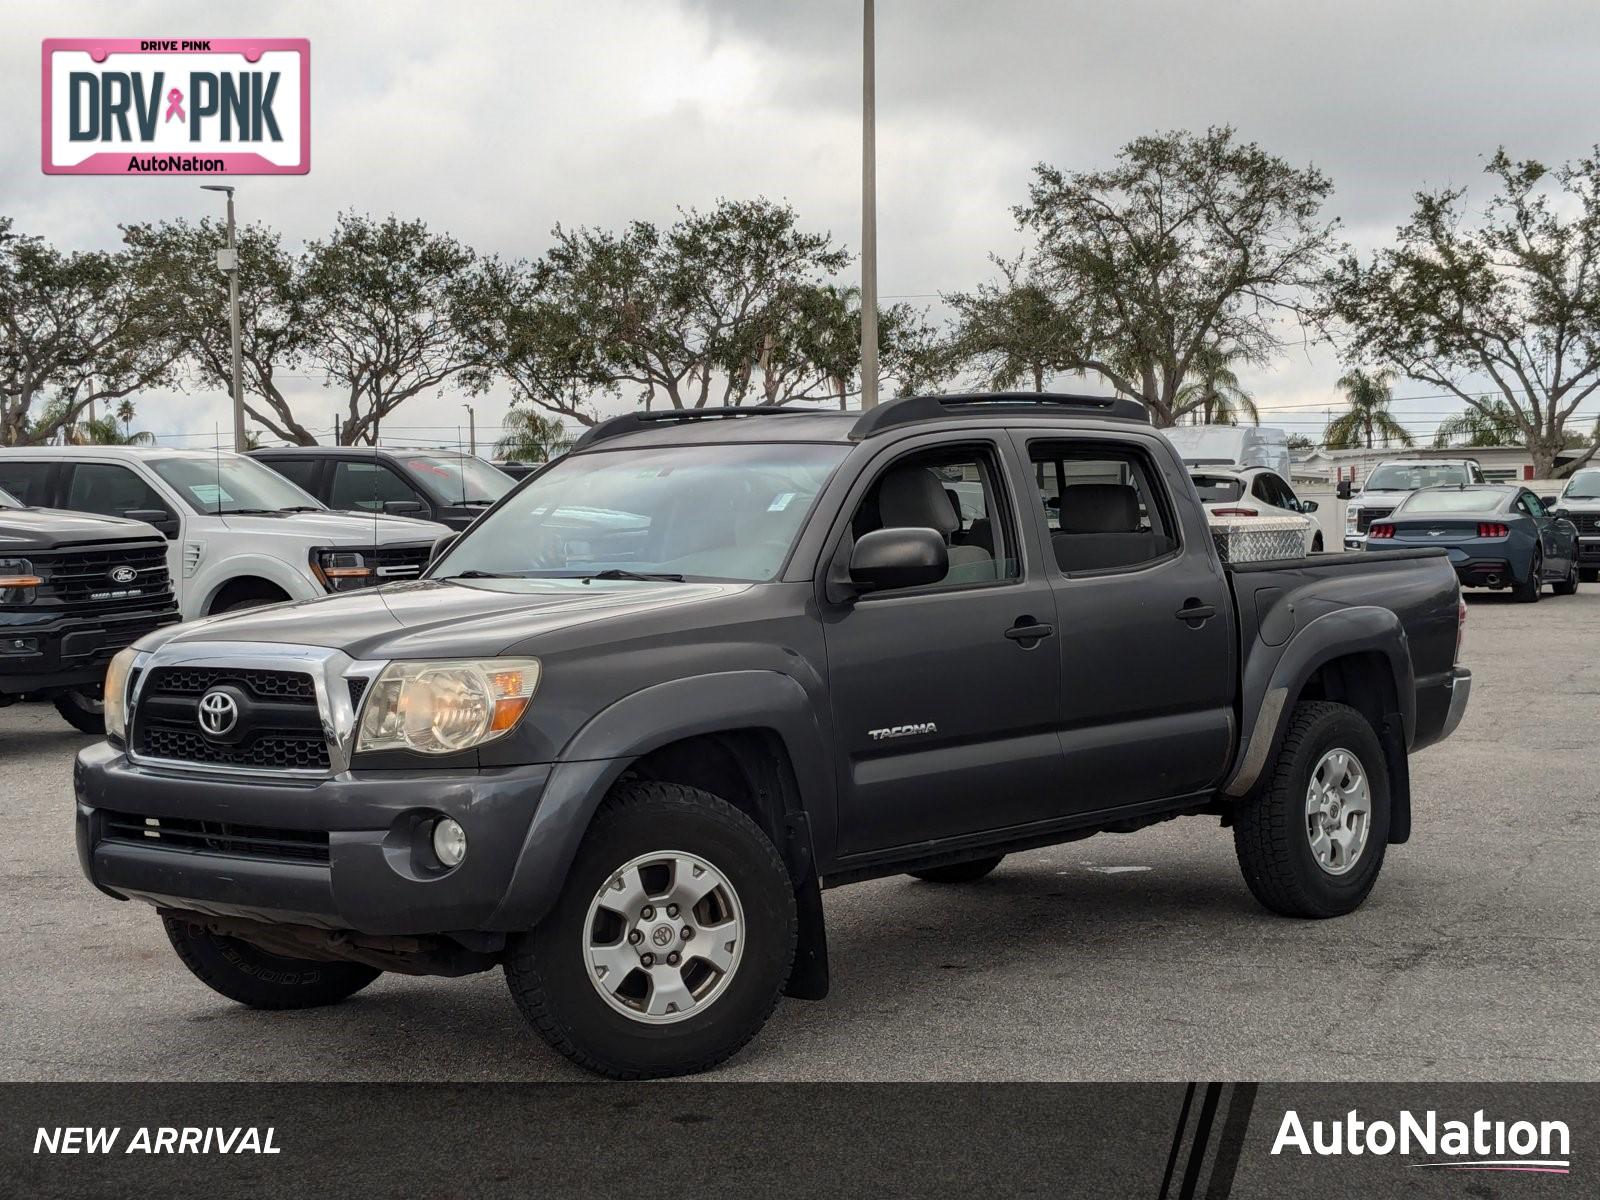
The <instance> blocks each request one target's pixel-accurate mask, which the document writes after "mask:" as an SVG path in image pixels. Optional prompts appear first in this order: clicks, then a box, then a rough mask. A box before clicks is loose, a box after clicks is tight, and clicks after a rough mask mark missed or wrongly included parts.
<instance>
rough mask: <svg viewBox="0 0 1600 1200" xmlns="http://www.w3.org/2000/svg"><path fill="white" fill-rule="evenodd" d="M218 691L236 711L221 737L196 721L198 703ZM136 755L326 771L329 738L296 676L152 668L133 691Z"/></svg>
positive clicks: (306, 682) (310, 689)
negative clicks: (234, 719)
mask: <svg viewBox="0 0 1600 1200" xmlns="http://www.w3.org/2000/svg"><path fill="white" fill-rule="evenodd" d="M213 689H218V690H221V691H223V692H225V693H226V695H227V696H228V698H229V699H231V700H232V701H233V702H234V704H235V706H236V707H237V710H238V712H237V720H236V722H235V723H234V724H233V725H232V726H231V727H230V728H228V729H227V730H226V731H225V732H224V733H222V734H214V733H212V732H211V731H209V730H207V729H206V728H205V727H204V726H203V725H202V723H201V720H200V716H201V713H200V700H201V697H203V696H204V695H206V693H208V692H210V691H212V690H213ZM133 745H134V747H135V752H136V753H137V754H139V755H142V756H144V757H146V758H153V759H161V760H164V761H167V762H181V763H194V764H196V765H200V766H219V767H239V768H244V769H248V770H258V771H326V770H328V769H329V765H330V764H329V757H328V742H327V734H326V733H325V732H324V730H323V725H322V714H321V710H320V709H319V707H318V704H317V692H316V687H315V685H314V684H313V683H312V679H311V676H310V675H307V674H306V673H304V672H302V671H279V670H268V669H242V668H241V669H234V668H229V667H186V666H180V667H155V668H153V669H152V670H151V671H150V674H149V678H148V679H146V680H144V681H143V686H142V687H141V688H140V690H139V698H138V702H137V708H136V711H135V712H134V717H133Z"/></svg>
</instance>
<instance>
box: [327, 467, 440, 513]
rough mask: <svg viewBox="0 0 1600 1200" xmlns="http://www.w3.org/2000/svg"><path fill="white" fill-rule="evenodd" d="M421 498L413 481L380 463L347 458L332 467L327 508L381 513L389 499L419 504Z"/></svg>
mask: <svg viewBox="0 0 1600 1200" xmlns="http://www.w3.org/2000/svg"><path fill="white" fill-rule="evenodd" d="M421 500H422V498H421V497H420V496H418V495H417V493H416V491H415V490H413V488H412V487H411V485H410V484H408V483H406V481H405V480H403V479H401V478H400V476H398V475H396V474H395V473H394V472H393V471H391V470H390V469H389V468H388V467H387V466H386V465H384V464H383V463H378V462H352V461H349V460H345V461H342V462H337V463H335V464H334V466H333V484H332V486H331V487H329V489H328V507H329V508H340V509H345V510H347V511H359V512H382V511H383V506H384V505H385V504H386V503H388V502H390V501H399V502H401V503H407V502H409V503H411V504H419V503H421Z"/></svg>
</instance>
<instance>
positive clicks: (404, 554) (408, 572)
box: [373, 546, 433, 583]
mask: <svg viewBox="0 0 1600 1200" xmlns="http://www.w3.org/2000/svg"><path fill="white" fill-rule="evenodd" d="M432 553H433V548H432V547H431V546H379V547H378V548H377V549H376V550H374V551H373V570H374V571H375V572H376V573H377V578H378V582H379V583H388V582H391V581H392V580H396V579H415V578H417V576H419V575H421V574H422V572H423V569H424V568H426V567H427V565H428V556H429V555H430V554H432Z"/></svg>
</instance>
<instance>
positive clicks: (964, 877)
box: [907, 854, 1006, 883]
mask: <svg viewBox="0 0 1600 1200" xmlns="http://www.w3.org/2000/svg"><path fill="white" fill-rule="evenodd" d="M1005 857H1006V856H1005V855H1004V854H996V855H994V856H993V857H991V858H975V859H973V860H972V861H971V862H963V863H951V864H950V865H949V866H947V867H929V868H928V869H927V870H925V871H909V872H907V874H909V875H910V876H911V878H913V879H921V880H925V881H926V882H928V883H972V882H974V881H975V880H979V879H982V878H983V877H984V876H985V875H987V874H988V873H989V872H990V871H992V870H994V869H995V868H996V867H998V866H999V865H1000V864H1001V863H1002V862H1004V861H1005Z"/></svg>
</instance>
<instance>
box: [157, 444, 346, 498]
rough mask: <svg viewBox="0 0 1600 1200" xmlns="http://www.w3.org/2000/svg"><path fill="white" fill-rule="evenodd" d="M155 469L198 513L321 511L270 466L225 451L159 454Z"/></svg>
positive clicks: (306, 495) (307, 494)
mask: <svg viewBox="0 0 1600 1200" xmlns="http://www.w3.org/2000/svg"><path fill="white" fill-rule="evenodd" d="M150 465H151V466H152V467H153V468H154V469H155V473H156V474H157V475H159V476H161V478H162V479H164V480H166V481H167V482H168V483H169V484H171V485H172V487H173V488H174V489H176V490H177V493H178V495H180V496H182V497H183V499H184V502H185V503H186V504H188V505H189V507H190V508H192V509H194V511H195V512H197V513H280V512H304V511H306V510H316V511H318V512H320V511H321V510H322V505H321V504H319V503H318V502H317V499H316V497H315V496H313V495H311V493H310V492H304V491H301V490H300V489H299V488H298V487H296V486H295V485H294V484H292V483H290V482H289V481H288V480H287V479H285V478H284V477H283V476H282V475H279V474H278V473H277V472H276V471H274V470H273V469H272V468H271V467H264V466H262V465H261V464H260V463H258V462H256V461H255V460H254V459H249V458H240V457H238V456H237V455H232V454H224V455H219V456H218V457H216V458H158V459H156V461H155V462H153V463H151V464H150Z"/></svg>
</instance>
